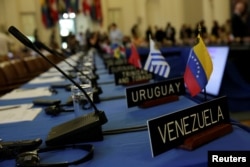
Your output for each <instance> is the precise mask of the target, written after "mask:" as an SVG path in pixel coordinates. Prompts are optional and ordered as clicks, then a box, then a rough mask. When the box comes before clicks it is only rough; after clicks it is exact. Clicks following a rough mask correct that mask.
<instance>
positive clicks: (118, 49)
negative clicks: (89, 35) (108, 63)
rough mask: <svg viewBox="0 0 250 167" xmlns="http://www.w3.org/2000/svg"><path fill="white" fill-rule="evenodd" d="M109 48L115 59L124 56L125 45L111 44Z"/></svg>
mask: <svg viewBox="0 0 250 167" xmlns="http://www.w3.org/2000/svg"><path fill="white" fill-rule="evenodd" d="M111 50H112V53H113V56H114V58H116V59H121V58H126V53H125V52H126V51H125V47H124V46H123V45H122V44H112V45H111Z"/></svg>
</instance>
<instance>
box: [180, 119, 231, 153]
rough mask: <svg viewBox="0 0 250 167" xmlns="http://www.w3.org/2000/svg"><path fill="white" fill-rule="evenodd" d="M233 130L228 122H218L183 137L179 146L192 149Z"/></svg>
mask: <svg viewBox="0 0 250 167" xmlns="http://www.w3.org/2000/svg"><path fill="white" fill-rule="evenodd" d="M232 131H233V128H232V125H231V124H229V123H220V124H218V125H215V126H213V127H211V128H208V129H206V130H204V131H203V132H200V133H197V134H195V135H192V136H190V137H188V138H187V139H185V141H184V143H183V144H182V145H180V148H182V149H185V150H190V151H192V150H194V149H196V148H198V147H200V146H202V145H204V144H207V143H209V142H211V141H213V140H215V139H218V138H220V137H222V136H225V135H226V134H228V133H231V132H232Z"/></svg>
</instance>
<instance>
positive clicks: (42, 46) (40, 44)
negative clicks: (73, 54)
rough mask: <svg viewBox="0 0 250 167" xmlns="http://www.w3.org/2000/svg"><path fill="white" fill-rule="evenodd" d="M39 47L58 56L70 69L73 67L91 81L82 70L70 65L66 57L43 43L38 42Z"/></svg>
mask: <svg viewBox="0 0 250 167" xmlns="http://www.w3.org/2000/svg"><path fill="white" fill-rule="evenodd" d="M37 45H39V47H41V48H43V49H45V50H47V51H48V52H50V53H51V54H52V55H56V56H58V57H60V58H61V59H62V60H63V61H64V62H65V63H66V64H67V65H69V66H70V67H72V68H73V69H74V70H75V71H77V72H79V73H80V74H81V75H82V76H85V77H86V78H87V79H89V80H91V78H90V77H89V76H88V75H86V74H84V73H83V72H82V71H81V70H79V69H78V68H76V67H75V66H73V65H72V64H70V63H69V62H68V61H67V60H65V59H64V58H65V56H64V55H63V54H62V53H59V52H57V51H55V50H53V49H51V48H49V47H48V46H46V45H45V44H44V43H42V42H38V43H37Z"/></svg>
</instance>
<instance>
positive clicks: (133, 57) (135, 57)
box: [128, 44, 142, 68]
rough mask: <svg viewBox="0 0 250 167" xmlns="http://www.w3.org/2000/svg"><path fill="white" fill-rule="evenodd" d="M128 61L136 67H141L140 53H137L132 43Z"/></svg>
mask: <svg viewBox="0 0 250 167" xmlns="http://www.w3.org/2000/svg"><path fill="white" fill-rule="evenodd" d="M128 62H129V63H130V64H132V65H133V66H135V67H137V68H141V67H142V66H141V60H140V55H139V54H138V52H137V50H136V47H135V45H134V44H131V54H130V57H129V59H128Z"/></svg>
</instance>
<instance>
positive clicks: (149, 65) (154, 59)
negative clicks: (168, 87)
mask: <svg viewBox="0 0 250 167" xmlns="http://www.w3.org/2000/svg"><path fill="white" fill-rule="evenodd" d="M149 42H150V51H149V55H148V58H147V61H146V63H145V65H144V70H147V71H149V72H153V73H155V74H157V75H159V76H162V77H164V78H167V77H168V75H169V72H170V66H169V64H168V62H167V61H166V60H165V58H164V57H163V56H162V54H161V52H160V50H159V49H156V48H155V42H154V41H153V40H152V39H151V38H150V39H149Z"/></svg>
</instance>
